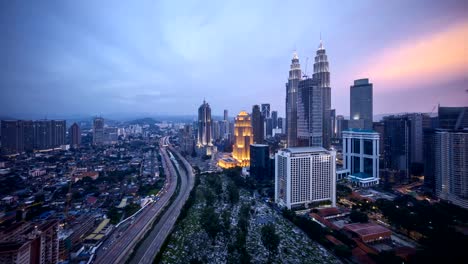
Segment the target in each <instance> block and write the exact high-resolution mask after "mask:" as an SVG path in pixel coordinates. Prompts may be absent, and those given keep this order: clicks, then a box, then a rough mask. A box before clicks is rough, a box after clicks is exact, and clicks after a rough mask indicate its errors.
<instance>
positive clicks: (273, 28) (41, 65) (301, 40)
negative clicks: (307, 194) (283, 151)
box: [0, 1, 468, 117]
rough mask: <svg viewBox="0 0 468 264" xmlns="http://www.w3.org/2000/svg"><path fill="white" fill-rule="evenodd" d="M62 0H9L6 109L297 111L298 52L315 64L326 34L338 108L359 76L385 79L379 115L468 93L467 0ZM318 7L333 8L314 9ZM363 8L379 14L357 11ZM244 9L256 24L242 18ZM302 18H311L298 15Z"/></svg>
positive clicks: (456, 101) (345, 111)
mask: <svg viewBox="0 0 468 264" xmlns="http://www.w3.org/2000/svg"><path fill="white" fill-rule="evenodd" d="M51 5H52V3H51V2H45V3H41V4H36V3H30V4H28V5H26V4H21V3H17V2H14V3H2V8H1V10H2V11H0V12H2V16H1V17H2V21H3V22H4V23H1V25H2V26H0V32H2V34H3V35H4V36H5V38H4V39H5V42H4V43H2V44H1V45H0V54H1V55H2V57H3V58H5V60H3V61H2V62H1V64H2V66H3V67H2V68H3V69H5V70H4V71H3V72H2V73H1V75H0V77H1V78H0V80H1V81H0V87H2V97H1V99H0V105H1V106H0V112H1V113H2V115H6V116H10V115H11V116H13V117H16V116H18V115H23V116H24V115H27V114H35V115H43V116H46V115H51V116H53V115H54V114H57V113H62V114H63V115H73V114H89V115H95V114H99V113H101V114H103V115H108V114H112V113H126V114H128V113H147V114H148V115H152V114H161V115H164V114H175V115H185V114H189V113H193V110H194V109H196V108H197V106H198V104H199V102H200V101H201V99H202V98H203V97H206V100H207V101H210V102H211V105H212V108H213V113H215V114H216V115H222V111H223V110H224V109H228V110H229V111H230V112H233V113H236V112H239V111H240V110H242V109H250V108H251V106H252V105H254V104H262V103H270V104H271V109H274V110H278V111H279V116H281V117H285V113H284V111H285V106H284V96H285V91H284V80H285V79H286V78H287V70H288V68H289V63H290V58H291V56H292V53H293V51H294V50H297V53H298V56H299V59H300V62H301V66H302V67H301V68H302V69H303V70H305V68H306V64H307V74H309V75H310V74H311V73H312V71H313V67H312V63H313V62H312V60H313V56H314V53H315V50H316V49H317V47H318V45H319V41H320V34H321V35H322V39H323V43H324V46H325V48H326V49H327V53H328V55H329V57H330V65H331V66H330V67H331V68H330V71H331V72H333V76H332V78H331V88H332V96H331V97H332V107H331V108H332V109H336V110H337V111H336V113H337V114H339V115H344V116H349V94H348V89H349V86H350V85H352V83H353V81H354V80H356V79H359V78H369V79H371V80H372V82H373V83H374V106H375V107H374V113H375V114H376V115H378V114H383V113H398V112H430V111H431V109H433V107H434V106H436V105H437V104H438V103H440V104H441V105H447V106H457V105H463V103H464V102H466V100H467V97H468V94H467V93H466V92H465V88H463V87H466V84H467V79H466V73H467V72H468V62H467V61H466V59H465V58H464V56H457V54H464V43H465V42H466V36H467V35H468V34H467V33H468V20H467V19H466V18H465V16H464V10H466V7H464V5H463V2H462V1H445V2H444V3H439V2H435V3H431V4H430V5H428V4H427V2H424V1H412V2H411V3H409V4H408V3H406V2H404V1H397V2H392V3H387V4H386V8H385V10H380V9H379V8H378V6H377V5H378V3H372V2H370V1H360V2H358V3H346V4H341V3H338V2H333V3H327V4H324V3H320V2H314V3H301V4H300V5H301V8H297V7H296V6H292V5H288V4H279V3H276V4H274V3H270V4H269V5H267V6H269V8H268V9H265V8H264V6H265V5H264V4H262V3H255V4H249V9H248V10H247V11H246V12H244V11H245V10H244V8H243V7H244V6H245V4H244V3H237V2H235V3H223V4H219V3H218V4H212V5H209V7H205V6H198V5H196V4H195V3H188V4H186V5H183V6H182V5H177V4H176V5H173V4H172V3H150V4H148V3H141V4H139V5H136V6H134V7H131V8H128V7H125V8H124V7H123V5H121V4H119V3H113V4H112V8H109V5H108V4H107V3H104V2H102V3H92V4H91V3H89V2H88V3H54V6H53V8H51ZM298 5H299V4H298ZM175 8H177V11H178V12H177V13H178V14H177V15H174V12H173V11H174V9H175ZM316 9H320V10H322V11H321V12H320V13H319V14H317V16H316V19H313V20H311V19H309V13H310V12H309V10H316ZM415 9H418V12H417V13H414V12H413V11H414V10H415ZM362 11H366V12H372V13H373V14H374V16H370V17H368V18H367V19H366V20H356V19H355V17H356V16H358V15H359V14H360V13H361V12H362ZM240 12H242V14H243V17H245V19H244V20H243V21H241V22H242V23H245V24H246V25H249V27H248V28H249V29H243V27H241V26H239V24H238V23H237V22H238V20H237V19H236V15H235V14H240ZM330 12H333V14H334V15H332V16H330ZM212 14H216V15H212ZM229 14H231V15H229ZM278 14H282V16H280V17H279V18H280V19H277V18H278ZM392 14H399V16H393V15H392ZM405 14H406V15H405ZM291 17H294V18H296V19H291ZM39 21H40V22H41V23H38V22H39ZM296 21H299V22H303V23H299V25H300V26H294V27H292V25H291V23H293V22H294V23H296ZM346 21H353V22H352V23H343V22H346ZM20 22H21V23H20ZM291 28H294V29H293V30H290V29H291ZM353 28H354V29H357V28H359V31H356V30H352V29H353ZM381 28H386V29H387V30H386V31H385V33H382V31H381ZM286 29H288V30H286ZM193 32H197V34H194V33H193ZM247 35H249V36H250V37H249V38H246V37H245V36H247ZM343 43H346V44H343ZM441 48H443V50H444V51H445V52H440V50H441ZM350 49H352V50H353V52H350ZM252 58H255V59H252ZM307 58H308V60H307ZM423 58H424V59H423ZM247 61H248V63H246V62H247ZM307 61H308V63H306V62H307ZM408 61H411V63H405V64H404V67H402V65H403V63H404V62H408ZM356 65H358V66H356ZM226 72H228V73H229V74H226ZM240 76H241V78H240ZM427 76H432V78H427ZM219 83H223V87H222V89H220V88H219ZM441 87H445V89H441ZM253 88H255V89H253ZM401 92H404V93H405V96H404V97H403V98H402V97H401V96H400V93H401ZM421 94H424V100H421ZM259 95H261V96H260V97H259ZM239 101H240V102H241V103H240V104H238V103H237V102H239Z"/></svg>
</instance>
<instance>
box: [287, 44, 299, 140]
mask: <svg viewBox="0 0 468 264" xmlns="http://www.w3.org/2000/svg"><path fill="white" fill-rule="evenodd" d="M300 80H301V65H300V64H299V57H298V56H297V53H296V52H294V54H293V58H292V60H291V69H290V70H289V78H288V82H287V83H286V139H287V145H288V147H295V146H297V89H298V86H299V81H300Z"/></svg>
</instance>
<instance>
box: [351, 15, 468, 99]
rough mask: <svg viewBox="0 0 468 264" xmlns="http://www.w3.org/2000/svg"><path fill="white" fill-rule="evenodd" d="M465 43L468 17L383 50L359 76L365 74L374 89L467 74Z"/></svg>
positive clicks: (428, 81)
mask: <svg viewBox="0 0 468 264" xmlns="http://www.w3.org/2000/svg"><path fill="white" fill-rule="evenodd" d="M467 43H468V21H464V22H463V23H459V24H454V25H453V26H451V27H448V28H447V29H446V30H444V31H440V32H435V33H432V34H428V35H425V36H423V37H420V38H415V39H413V40H410V41H406V42H404V43H401V44H400V45H398V46H394V47H391V48H388V49H386V50H383V52H381V53H380V54H377V55H376V56H375V59H371V60H369V61H368V63H366V65H370V66H369V67H368V68H367V69H366V70H364V71H363V72H362V73H361V74H360V75H359V77H362V76H366V77H369V78H370V80H371V81H372V82H374V83H376V84H377V85H376V88H377V90H379V87H381V86H387V87H392V90H393V89H398V88H405V87H408V86H409V85H411V84H414V83H417V84H420V85H422V84H426V83H435V82H440V81H451V80H454V79H457V78H463V77H466V76H467V75H468V51H467V50H468V48H467ZM402 84H404V85H402Z"/></svg>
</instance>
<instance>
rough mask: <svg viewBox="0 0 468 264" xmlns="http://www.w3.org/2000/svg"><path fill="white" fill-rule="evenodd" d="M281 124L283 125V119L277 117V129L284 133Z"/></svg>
mask: <svg viewBox="0 0 468 264" xmlns="http://www.w3.org/2000/svg"><path fill="white" fill-rule="evenodd" d="M283 124H284V118H282V117H278V128H281V130H282V131H283V133H284V132H285V131H284V129H283V128H284V126H285V125H283Z"/></svg>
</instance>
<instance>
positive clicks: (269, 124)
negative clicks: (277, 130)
mask: <svg viewBox="0 0 468 264" xmlns="http://www.w3.org/2000/svg"><path fill="white" fill-rule="evenodd" d="M272 133H273V119H272V118H271V117H267V118H265V138H269V137H271V136H272Z"/></svg>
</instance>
